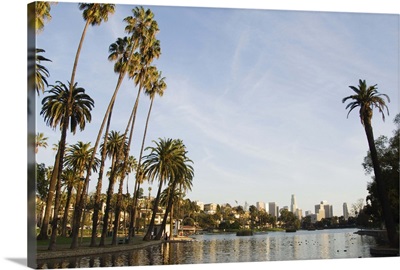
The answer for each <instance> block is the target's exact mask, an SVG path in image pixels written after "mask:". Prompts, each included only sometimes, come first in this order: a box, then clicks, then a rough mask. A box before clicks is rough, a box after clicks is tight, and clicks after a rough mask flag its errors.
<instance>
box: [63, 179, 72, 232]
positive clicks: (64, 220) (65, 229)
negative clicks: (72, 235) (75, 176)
mask: <svg viewBox="0 0 400 270" xmlns="http://www.w3.org/2000/svg"><path fill="white" fill-rule="evenodd" d="M72 188H73V186H72V185H71V186H69V187H68V189H67V201H66V202H65V208H64V217H63V223H62V232H61V235H62V236H63V237H67V222H68V214H69V205H70V203H71V195H72Z"/></svg>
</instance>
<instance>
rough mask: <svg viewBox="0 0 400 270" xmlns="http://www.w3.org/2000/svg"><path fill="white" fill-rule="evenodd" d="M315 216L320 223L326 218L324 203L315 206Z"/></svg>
mask: <svg viewBox="0 0 400 270" xmlns="http://www.w3.org/2000/svg"><path fill="white" fill-rule="evenodd" d="M315 215H316V220H317V221H320V220H321V219H323V218H325V207H324V203H323V202H321V203H320V204H317V205H315Z"/></svg>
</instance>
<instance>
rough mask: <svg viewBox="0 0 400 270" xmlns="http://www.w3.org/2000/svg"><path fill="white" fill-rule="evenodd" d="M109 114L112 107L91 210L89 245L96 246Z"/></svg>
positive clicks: (108, 127)
mask: <svg viewBox="0 0 400 270" xmlns="http://www.w3.org/2000/svg"><path fill="white" fill-rule="evenodd" d="M111 116H112V109H111V111H110V114H109V115H108V119H107V126H106V131H105V134H106V136H105V137H104V147H103V151H102V153H101V161H100V169H99V178H98V180H97V186H96V195H95V203H94V211H93V223H92V237H91V239H90V246H91V247H94V246H96V238H97V225H98V222H99V211H100V208H101V200H100V195H101V188H102V185H103V174H104V164H105V162H106V154H107V147H106V145H107V139H108V136H107V134H108V132H109V129H110V125H111ZM94 153H95V152H93V154H94ZM88 173H89V172H88Z"/></svg>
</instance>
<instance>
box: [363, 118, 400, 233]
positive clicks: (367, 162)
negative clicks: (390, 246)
mask: <svg viewBox="0 0 400 270" xmlns="http://www.w3.org/2000/svg"><path fill="white" fill-rule="evenodd" d="M394 123H395V124H396V125H397V128H396V130H394V132H393V137H391V138H387V137H386V136H380V137H378V139H376V140H375V145H376V150H377V154H378V159H379V162H380V165H381V169H382V177H383V179H384V180H385V182H386V186H387V189H388V199H389V202H390V207H391V215H392V216H393V219H394V222H395V224H396V226H398V224H399V211H398V210H399V179H400V175H399V155H400V154H399V153H400V150H399V149H400V147H399V141H400V114H397V115H396V117H395V119H394ZM362 165H363V167H364V170H365V172H366V173H367V174H371V173H372V172H373V164H372V160H371V154H370V152H368V153H367V156H366V157H365V158H364V162H363V164H362ZM367 190H368V193H369V195H368V196H367V198H366V201H367V205H366V206H365V209H364V211H365V212H366V213H367V214H369V215H370V218H371V219H372V220H373V221H374V224H379V223H381V222H382V221H384V219H383V215H382V210H381V209H382V206H381V203H380V201H379V199H378V187H377V183H376V181H375V179H374V177H372V181H371V182H369V183H368V187H367Z"/></svg>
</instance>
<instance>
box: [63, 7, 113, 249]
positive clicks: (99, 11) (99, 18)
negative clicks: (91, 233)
mask: <svg viewBox="0 0 400 270" xmlns="http://www.w3.org/2000/svg"><path fill="white" fill-rule="evenodd" d="M78 7H79V9H80V10H83V12H82V16H83V19H84V20H85V21H86V23H85V26H84V28H83V32H82V35H81V39H80V41H79V45H78V49H77V51H76V55H75V60H74V64H73V67H72V73H71V80H70V81H71V85H72V84H73V83H74V82H75V74H76V68H77V65H78V60H79V56H80V52H81V49H82V45H83V41H84V39H85V36H86V32H87V29H88V27H89V25H92V26H95V25H100V24H101V23H102V22H103V21H105V22H106V21H108V15H109V14H113V13H114V12H115V4H100V3H90V4H86V3H80V4H79V6H78ZM70 98H71V97H70ZM96 151H97V144H96V145H95V147H94V152H96ZM93 162H94V156H93V160H92V161H91V163H92V164H93ZM89 167H92V165H91V164H90V166H89ZM89 176H90V173H89V175H88V176H87V178H86V179H85V182H84V185H83V190H84V192H83V193H82V194H81V199H82V203H79V204H77V205H76V206H75V207H76V210H77V211H74V217H73V220H74V221H73V227H74V229H75V230H74V229H73V231H76V230H77V229H78V228H79V227H78V226H79V223H80V220H81V214H82V209H83V208H82V207H83V205H82V204H83V198H84V196H86V194H85V193H86V191H85V190H86V187H87V186H88V184H89V183H88V182H89ZM79 201H80V199H79ZM78 208H80V209H78ZM72 239H73V240H72V243H71V248H76V247H77V239H78V235H77V234H76V235H75V234H74V233H73V234H72Z"/></svg>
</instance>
